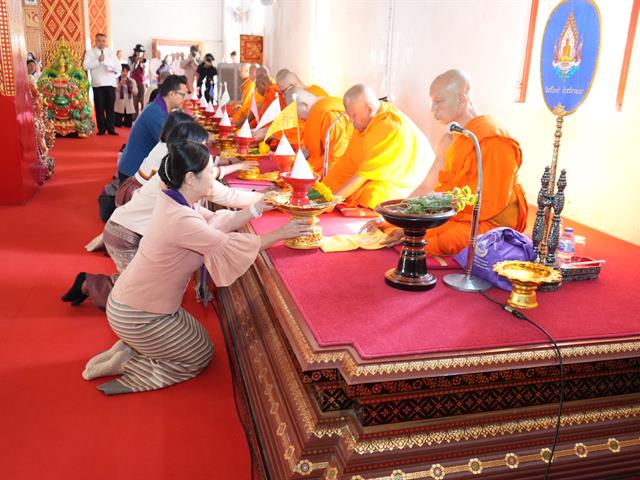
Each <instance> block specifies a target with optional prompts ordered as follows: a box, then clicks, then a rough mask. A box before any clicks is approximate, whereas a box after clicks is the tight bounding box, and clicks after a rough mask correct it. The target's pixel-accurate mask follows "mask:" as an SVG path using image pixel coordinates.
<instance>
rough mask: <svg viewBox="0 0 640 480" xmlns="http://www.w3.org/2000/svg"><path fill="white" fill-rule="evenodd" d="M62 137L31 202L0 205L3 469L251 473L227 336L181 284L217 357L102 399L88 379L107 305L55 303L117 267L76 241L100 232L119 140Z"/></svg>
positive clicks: (129, 474)
mask: <svg viewBox="0 0 640 480" xmlns="http://www.w3.org/2000/svg"><path fill="white" fill-rule="evenodd" d="M120 131H121V135H120V136H119V137H107V136H105V137H92V138H90V139H87V140H80V139H58V140H57V142H56V146H55V148H54V150H53V152H52V154H53V156H54V158H55V160H56V172H55V174H54V176H53V178H52V179H51V180H49V181H48V182H47V183H46V184H45V185H44V186H43V187H42V188H41V189H40V190H39V191H38V192H37V193H36V195H35V197H34V198H32V199H31V200H30V202H29V203H28V204H27V205H26V206H22V207H0V223H1V224H2V225H3V227H2V231H3V232H4V233H3V235H2V237H1V238H0V262H1V264H2V276H1V277H0V307H1V308H0V419H1V425H2V434H1V435H0V471H1V474H0V476H1V477H2V478H5V479H11V480H22V479H25V480H27V479H28V480H34V479H48V480H57V479H75V478H77V479H92V480H98V479H105V480H113V479H127V480H128V479H134V478H135V479H149V480H152V479H153V480H161V479H189V480H197V479H203V480H204V479H207V480H213V479H216V478H233V479H248V478H250V460H249V451H248V448H247V443H246V440H245V436H244V433H243V430H242V427H241V425H240V422H239V420H238V415H237V413H236V410H235V406H234V402H233V391H232V385H231V374H230V371H229V365H228V361H227V353H226V351H225V346H224V341H223V339H222V336H221V333H220V328H219V325H218V321H217V318H216V316H215V314H214V313H213V311H212V309H211V307H209V309H208V310H205V309H204V308H203V307H202V306H201V305H199V304H197V303H196V302H195V301H194V300H193V293H192V292H193V290H191V289H189V290H188V291H187V295H186V297H185V298H186V300H185V302H186V303H185V306H186V308H187V309H188V310H189V311H190V312H192V313H193V314H194V315H195V316H196V318H198V319H199V320H200V321H201V322H202V323H203V324H205V325H206V326H207V328H208V329H209V332H210V334H211V338H212V339H213V343H214V345H215V348H216V356H215V358H214V360H213V362H212V364H211V365H210V366H209V368H208V369H207V370H205V371H204V372H203V374H201V375H200V376H199V377H197V378H195V379H193V380H191V381H188V382H185V383H183V384H179V385H176V386H174V387H171V388H168V389H165V390H161V391H157V392H149V393H141V394H140V393H138V394H132V395H123V396H118V397H113V398H108V397H105V396H104V395H102V394H101V393H100V392H99V391H97V390H96V388H95V387H96V385H98V384H99V383H101V381H100V380H95V381H92V382H86V381H84V380H83V379H82V378H81V376H80V374H81V372H82V370H83V368H84V365H85V363H86V361H87V360H88V359H89V358H90V357H91V356H93V355H94V354H96V353H98V352H100V351H101V350H104V349H105V348H107V347H109V346H111V345H112V343H113V342H114V340H115V336H114V334H113V333H112V332H111V330H110V328H109V327H108V325H107V322H106V318H105V315H104V313H102V312H100V311H98V310H97V309H96V308H95V307H94V306H93V305H92V304H91V303H90V302H89V301H87V302H85V303H84V304H83V305H82V306H80V307H71V306H69V304H65V303H63V302H61V301H60V300H59V298H60V295H62V294H63V293H64V292H65V291H66V290H67V288H68V287H69V286H70V284H71V282H72V281H73V278H74V277H75V274H76V273H77V272H78V271H80V270H85V271H89V272H108V273H111V272H113V271H114V270H115V269H114V266H113V263H112V262H111V260H110V259H108V258H107V257H105V256H104V255H103V254H102V253H91V254H90V253H87V252H85V251H84V249H83V246H84V245H85V244H86V243H87V242H88V241H89V240H90V239H91V238H93V237H94V236H95V235H97V234H98V233H99V232H100V231H101V229H102V226H103V225H102V223H101V221H100V219H99V216H98V205H97V200H96V199H97V196H98V193H99V192H100V189H101V187H102V185H104V184H105V183H107V182H108V181H109V179H110V177H111V175H112V173H113V171H114V169H115V161H116V155H117V152H118V149H119V147H120V145H121V144H122V143H123V142H124V141H125V140H126V139H125V137H123V134H124V133H125V132H124V130H120Z"/></svg>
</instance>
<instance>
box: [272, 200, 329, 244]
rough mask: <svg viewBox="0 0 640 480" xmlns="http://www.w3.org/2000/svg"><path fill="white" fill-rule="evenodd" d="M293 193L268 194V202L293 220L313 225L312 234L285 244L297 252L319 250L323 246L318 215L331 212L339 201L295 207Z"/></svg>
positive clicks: (290, 239)
mask: <svg viewBox="0 0 640 480" xmlns="http://www.w3.org/2000/svg"><path fill="white" fill-rule="evenodd" d="M290 199H291V192H274V193H273V194H269V193H268V194H267V200H268V201H269V202H270V203H271V204H272V205H274V206H275V207H276V208H277V209H278V210H280V211H281V212H286V213H288V214H289V215H291V216H292V217H293V218H304V219H305V220H306V221H307V223H309V224H311V226H312V229H311V233H310V234H308V235H301V236H299V237H295V238H289V239H287V240H285V241H284V244H285V245H286V246H287V247H289V248H294V249H296V250H311V249H314V248H319V247H320V246H321V245H322V227H320V226H319V225H318V221H319V220H318V215H320V214H322V213H324V212H326V211H329V210H331V209H332V208H333V207H335V205H336V203H337V201H336V200H334V201H331V202H326V203H315V202H313V201H312V202H311V203H310V204H309V205H304V206H300V207H297V206H294V205H291V204H290V203H289V201H290Z"/></svg>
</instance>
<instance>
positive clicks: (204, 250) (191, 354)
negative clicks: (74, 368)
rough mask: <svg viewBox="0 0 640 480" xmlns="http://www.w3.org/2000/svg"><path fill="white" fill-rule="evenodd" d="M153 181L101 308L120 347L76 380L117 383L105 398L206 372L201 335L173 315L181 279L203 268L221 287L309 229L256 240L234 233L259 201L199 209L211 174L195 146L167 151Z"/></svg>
mask: <svg viewBox="0 0 640 480" xmlns="http://www.w3.org/2000/svg"><path fill="white" fill-rule="evenodd" d="M159 174H160V177H161V179H162V181H163V182H164V183H165V185H167V186H168V189H167V190H165V191H164V192H163V193H162V194H161V195H159V197H158V199H157V203H156V206H155V209H154V211H153V215H152V218H151V223H150V225H149V227H148V230H147V233H146V235H145V236H144V237H143V238H142V240H141V241H140V246H139V248H138V252H137V253H136V255H135V257H134V259H133V260H132V262H131V263H130V264H129V265H128V266H127V268H126V269H125V270H124V272H122V274H121V275H120V277H119V278H118V280H117V281H116V284H115V286H114V288H113V290H112V291H111V294H110V295H109V299H108V301H107V319H108V320H109V324H110V325H111V328H112V329H113V330H114V332H115V333H116V334H117V335H118V336H119V337H120V340H119V341H118V342H116V344H115V345H113V347H111V349H109V350H107V351H106V352H103V353H101V354H99V355H97V356H95V357H94V358H92V359H91V360H90V361H89V362H88V363H87V366H86V368H85V370H84V372H83V374H82V376H83V377H84V378H85V379H86V380H91V379H94V378H98V377H103V376H107V375H122V376H121V377H119V378H117V379H116V380H113V381H111V382H108V383H105V384H102V385H100V386H98V389H99V390H101V391H102V392H104V393H105V394H107V395H115V394H120V393H130V392H142V391H148V390H156V389H159V388H164V387H167V386H170V385H173V384H175V383H179V382H183V381H185V380H189V379H190V378H193V377H195V376H196V375H198V374H199V373H200V372H201V371H202V370H203V369H204V368H205V367H206V366H207V365H208V364H209V362H210V361H211V358H212V356H213V345H212V343H211V340H210V339H209V336H208V334H207V331H206V329H205V328H204V327H203V326H202V325H201V324H200V323H199V322H198V321H197V320H196V319H195V318H194V317H193V316H191V315H190V314H189V313H188V312H187V311H186V310H184V309H183V308H182V307H181V303H182V297H183V295H184V292H185V289H186V288H187V284H188V283H189V278H190V277H191V275H192V273H193V272H194V271H196V270H197V269H198V268H200V266H201V265H202V264H203V262H204V265H205V266H206V268H207V270H208V271H209V273H210V274H211V278H212V279H213V281H214V282H215V284H216V285H217V286H219V287H222V286H227V285H230V284H231V283H233V282H234V281H235V279H236V278H238V277H239V276H241V275H242V274H243V273H245V272H246V271H247V270H248V269H249V267H250V266H251V264H253V262H254V261H255V259H256V257H257V255H258V253H259V252H260V251H261V250H264V249H265V248H268V247H269V246H271V245H273V244H274V243H276V242H278V241H280V240H283V239H286V238H292V237H296V236H298V235H304V234H308V233H310V231H311V230H310V225H309V224H307V223H304V222H303V221H297V220H291V221H290V222H289V223H287V224H285V225H284V226H282V227H280V228H278V229H276V230H273V231H271V232H268V233H266V234H263V235H259V236H258V235H253V234H249V233H237V232H235V230H237V229H238V228H239V227H241V226H243V225H245V224H246V223H248V222H249V221H250V220H251V219H253V218H256V217H259V216H260V215H262V212H263V211H264V210H266V209H268V208H269V207H268V206H267V204H266V203H265V202H264V200H261V201H259V202H258V203H257V204H255V205H252V206H251V207H249V208H246V209H244V210H240V211H228V210H222V211H218V212H215V213H214V212H210V211H209V210H207V209H205V208H203V207H201V206H199V205H198V204H197V202H198V201H200V200H201V199H203V198H205V197H206V196H207V194H208V193H209V190H210V188H211V185H212V175H213V174H214V166H213V162H212V161H211V158H210V155H209V150H208V149H207V147H206V146H204V145H202V144H201V143H198V142H191V141H183V142H179V143H175V144H170V145H169V154H168V155H167V156H166V157H165V159H164V160H163V161H162V164H161V165H160V170H159Z"/></svg>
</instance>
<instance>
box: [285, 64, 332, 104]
mask: <svg viewBox="0 0 640 480" xmlns="http://www.w3.org/2000/svg"><path fill="white" fill-rule="evenodd" d="M276 83H277V84H278V88H279V89H280V91H281V92H282V93H284V94H286V93H287V91H288V90H289V89H290V88H302V89H304V90H306V91H307V92H309V93H312V94H314V95H315V96H316V97H328V96H329V94H328V93H327V91H326V90H325V89H324V88H322V87H321V86H319V85H305V84H304V83H302V80H300V77H298V75H296V74H295V73H294V72H292V71H291V70H287V69H286V68H283V69H282V70H280V71H279V72H278V73H277V74H276Z"/></svg>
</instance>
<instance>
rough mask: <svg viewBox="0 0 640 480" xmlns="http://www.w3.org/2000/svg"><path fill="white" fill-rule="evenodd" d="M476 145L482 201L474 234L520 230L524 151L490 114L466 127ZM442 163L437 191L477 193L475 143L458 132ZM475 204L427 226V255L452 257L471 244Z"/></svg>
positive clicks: (524, 206) (523, 222) (522, 226)
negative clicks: (479, 155)
mask: <svg viewBox="0 0 640 480" xmlns="http://www.w3.org/2000/svg"><path fill="white" fill-rule="evenodd" d="M465 128H466V129H467V130H470V131H472V132H473V133H474V134H475V135H476V136H477V137H478V142H479V143H480V150H481V151H482V205H481V207H480V223H479V225H478V235H480V234H482V233H485V232H488V231H489V230H492V229H494V228H496V227H511V228H513V229H515V230H518V231H519V232H522V231H524V229H525V228H526V221H527V201H526V198H525V195H524V190H523V189H522V186H521V185H520V184H519V183H518V179H517V173H518V169H519V168H520V165H521V164H522V151H521V150H520V145H519V144H518V142H517V141H516V140H514V139H513V138H511V137H510V136H509V134H508V133H507V131H506V130H505V129H504V128H502V127H501V126H500V125H498V124H497V123H496V121H495V119H493V118H492V117H490V116H486V115H481V116H478V117H475V118H474V119H472V120H471V121H470V122H469V123H467V125H465ZM444 161H445V164H444V168H443V170H442V171H440V174H439V176H438V184H437V185H436V188H435V190H436V191H437V192H447V191H450V190H453V189H454V187H460V188H462V187H464V186H465V185H469V187H470V188H471V190H472V191H473V192H474V193H475V191H476V188H477V185H478V169H477V165H478V163H477V159H476V154H475V150H474V148H473V141H472V140H471V139H470V138H467V137H465V136H462V135H457V136H456V139H455V140H454V141H453V143H452V144H451V145H450V146H449V148H448V149H447V151H446V152H445V159H444ZM472 217H473V207H472V206H468V207H466V208H465V209H464V210H463V211H461V212H460V213H458V214H457V215H456V216H455V217H453V218H452V219H451V220H449V221H448V222H447V223H445V224H444V225H442V226H440V227H438V228H435V229H432V230H427V235H426V236H425V238H426V240H427V246H426V249H425V250H426V252H427V254H429V255H455V254H456V253H458V252H460V251H461V250H462V249H463V248H465V247H466V246H467V245H469V237H470V235H471V221H472Z"/></svg>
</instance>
